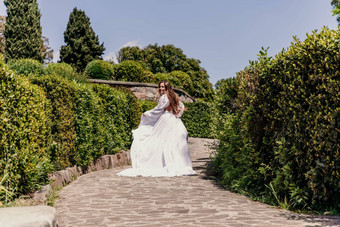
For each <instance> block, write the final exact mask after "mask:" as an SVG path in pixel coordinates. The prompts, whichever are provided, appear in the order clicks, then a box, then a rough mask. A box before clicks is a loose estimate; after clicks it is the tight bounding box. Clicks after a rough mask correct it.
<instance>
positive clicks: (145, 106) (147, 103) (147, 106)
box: [138, 100, 157, 113]
mask: <svg viewBox="0 0 340 227" xmlns="http://www.w3.org/2000/svg"><path fill="white" fill-rule="evenodd" d="M138 104H139V106H140V107H141V111H142V113H144V112H145V111H148V110H151V109H153V108H155V107H156V106H157V102H155V101H151V100H138Z"/></svg>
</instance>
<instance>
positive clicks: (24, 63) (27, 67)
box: [7, 59, 44, 76]
mask: <svg viewBox="0 0 340 227" xmlns="http://www.w3.org/2000/svg"><path fill="white" fill-rule="evenodd" d="M7 65H8V67H9V68H10V69H11V70H13V71H15V72H16V73H17V74H22V75H25V76H28V75H29V74H34V75H43V74H44V67H43V64H42V63H40V62H39V61H37V60H33V59H19V60H16V59H11V60H9V61H8V62H7Z"/></svg>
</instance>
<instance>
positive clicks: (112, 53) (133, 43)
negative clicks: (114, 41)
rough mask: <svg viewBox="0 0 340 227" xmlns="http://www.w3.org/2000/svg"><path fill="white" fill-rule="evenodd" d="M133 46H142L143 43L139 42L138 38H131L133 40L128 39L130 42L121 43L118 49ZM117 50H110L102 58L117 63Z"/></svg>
mask: <svg viewBox="0 0 340 227" xmlns="http://www.w3.org/2000/svg"><path fill="white" fill-rule="evenodd" d="M133 46H137V47H139V48H143V45H142V44H141V43H139V40H133V41H130V42H127V43H125V44H123V45H122V46H121V47H120V48H119V49H121V48H124V47H133ZM118 51H119V50H118ZM118 51H117V52H115V51H110V52H109V53H108V54H106V55H105V56H104V57H103V59H104V60H105V61H113V62H114V63H116V64H118V59H117V54H116V53H118Z"/></svg>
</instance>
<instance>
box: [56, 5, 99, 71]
mask: <svg viewBox="0 0 340 227" xmlns="http://www.w3.org/2000/svg"><path fill="white" fill-rule="evenodd" d="M64 41H65V43H66V45H64V46H62V47H61V49H60V61H61V62H66V63H68V64H70V65H72V66H74V67H75V68H76V69H77V70H78V71H79V72H82V71H84V69H85V67H86V65H87V64H88V63H89V62H90V61H92V60H95V59H102V58H101V56H102V55H103V53H104V50H105V48H104V44H103V43H102V44H99V38H98V36H96V34H95V33H94V31H93V29H92V27H91V23H90V19H89V18H88V17H87V16H86V14H85V12H84V11H82V10H78V9H77V8H74V9H73V11H72V13H71V14H70V18H69V21H68V24H67V28H66V31H65V32H64Z"/></svg>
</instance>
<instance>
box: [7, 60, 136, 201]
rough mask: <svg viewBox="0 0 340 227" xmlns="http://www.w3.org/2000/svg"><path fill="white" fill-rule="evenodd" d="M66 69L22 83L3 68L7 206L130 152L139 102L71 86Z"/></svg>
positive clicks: (106, 90)
mask: <svg viewBox="0 0 340 227" xmlns="http://www.w3.org/2000/svg"><path fill="white" fill-rule="evenodd" d="M0 59H1V58H0ZM59 66H61V67H59ZM64 66H65V65H62V64H61V65H58V66H57V67H54V66H53V68H49V69H48V70H47V71H48V72H49V74H50V75H33V74H31V73H29V74H28V75H29V76H28V77H27V76H24V77H22V76H21V75H17V74H16V73H14V72H13V71H10V70H9V69H8V67H7V66H5V65H4V63H3V62H1V63H0V80H1V87H0V88H1V89H0V116H1V119H0V129H1V130H0V132H1V134H0V139H1V144H0V148H1V153H0V155H1V157H0V158H1V159H0V201H2V202H5V201H7V200H10V199H13V198H15V197H17V196H18V195H20V194H25V193H28V192H32V191H34V190H36V189H38V188H39V186H40V185H42V184H46V183H47V180H48V177H47V176H48V173H50V172H51V171H53V170H59V169H64V168H65V167H69V166H73V165H78V166H82V167H84V168H85V167H86V166H88V165H89V164H90V162H91V161H93V160H95V159H96V158H98V157H100V156H101V155H103V154H112V153H115V152H117V151H120V150H121V149H128V148H129V147H130V144H131V139H132V138H131V130H132V129H133V128H135V127H137V125H138V123H139V118H140V115H141V111H140V106H139V104H138V103H137V99H136V98H135V96H134V95H133V94H132V93H131V92H130V91H128V90H126V89H114V88H111V87H109V86H106V85H97V84H96V85H93V84H89V83H86V81H82V82H81V83H79V81H77V80H70V78H72V76H71V75H66V74H65V75H59V74H62V71H59V70H60V69H61V68H63V67H64ZM65 68H66V69H67V68H68V67H67V66H66V67H65ZM50 70H52V71H54V70H56V71H54V72H56V73H53V72H52V71H50ZM70 72H71V73H72V72H73V71H70Z"/></svg>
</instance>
